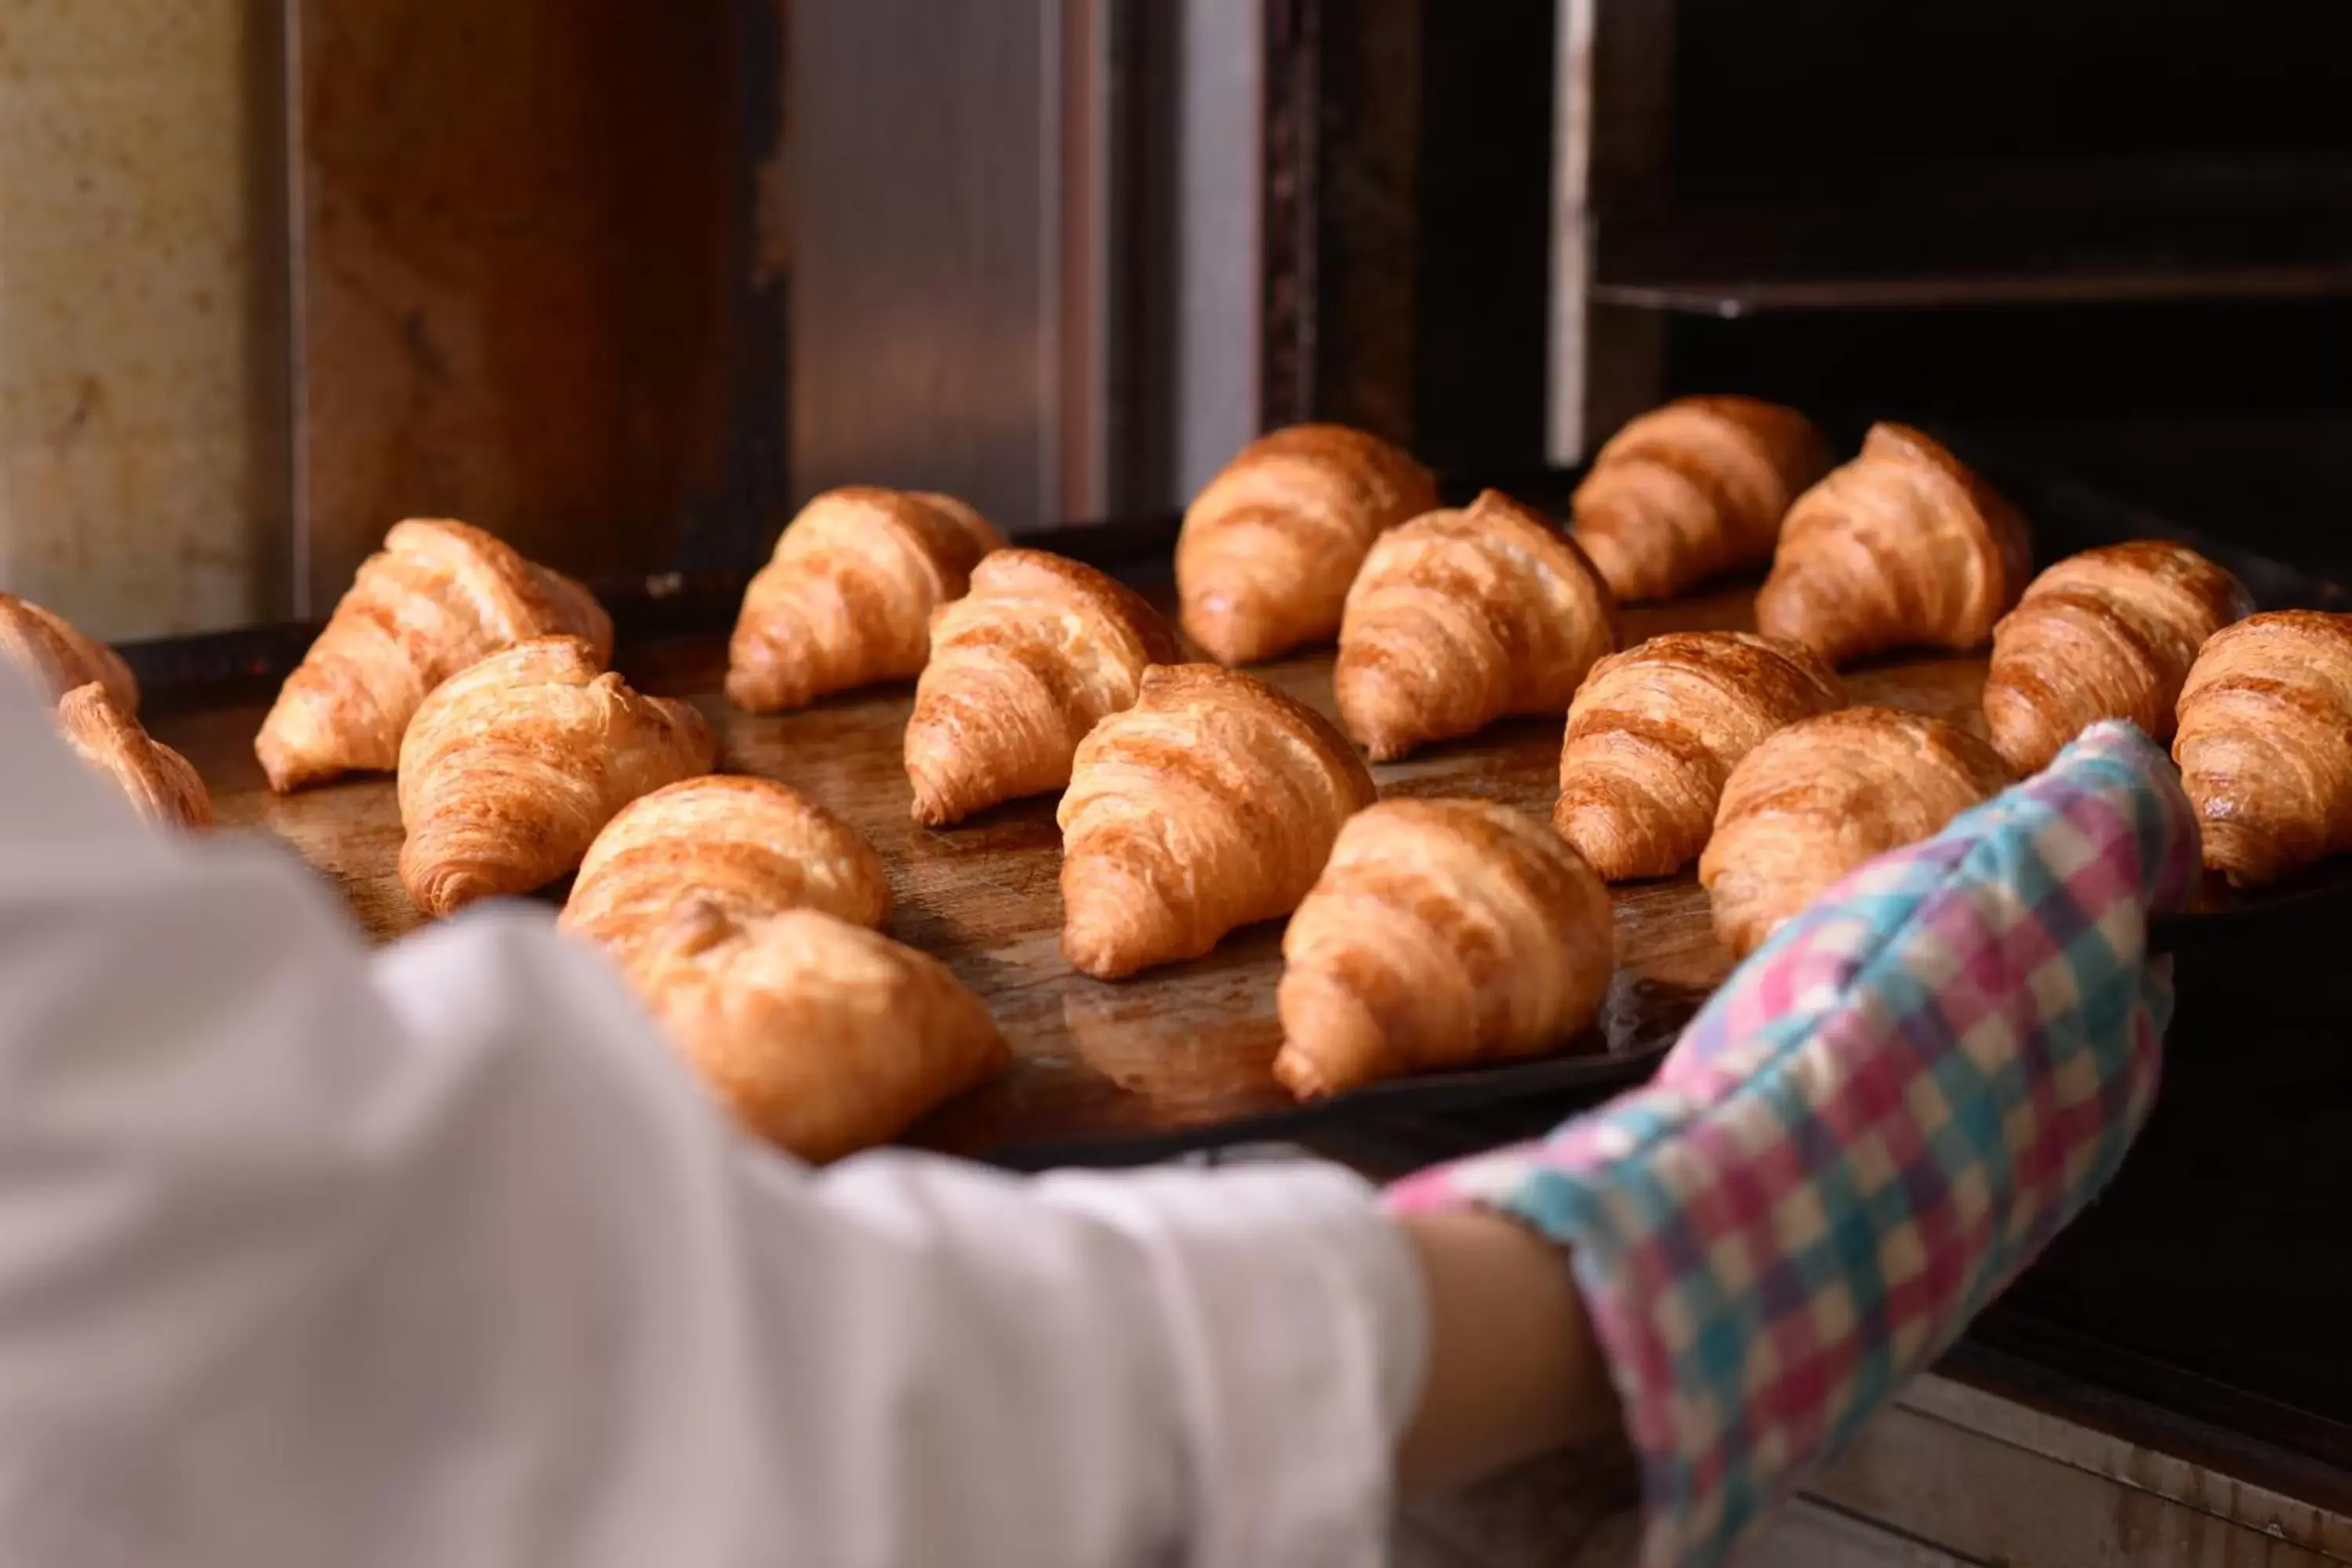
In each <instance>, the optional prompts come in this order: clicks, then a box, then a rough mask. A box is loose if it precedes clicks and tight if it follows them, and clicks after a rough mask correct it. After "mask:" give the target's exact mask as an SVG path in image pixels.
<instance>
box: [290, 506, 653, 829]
mask: <svg viewBox="0 0 2352 1568" xmlns="http://www.w3.org/2000/svg"><path fill="white" fill-rule="evenodd" d="M552 636H570V637H578V638H580V639H582V640H583V642H585V643H586V644H587V645H588V647H590V648H592V649H593V651H594V653H595V657H596V662H597V663H598V664H599V665H602V664H603V663H604V661H605V660H606V659H608V658H612V657H613V623H612V621H611V620H610V619H609V618H607V617H606V616H605V614H604V607H603V606H602V605H598V604H597V603H596V600H595V597H594V596H593V595H591V594H590V593H589V592H588V590H587V589H585V588H583V587H582V586H581V585H580V584H577V583H575V582H573V581H572V579H571V578H569V577H566V576H564V575H563V574H562V573H559V572H551V571H549V570H548V569H547V568H546V567H544V566H536V565H533V564H532V563H530V562H528V561H526V560H524V559H523V558H522V557H521V556H520V555H519V554H517V553H515V552H514V551H512V550H511V549H509V548H508V547H507V546H506V545H505V544H503V543H501V542H499V540H497V539H494V538H492V537H491V536H490V535H489V534H487V533H485V532H483V531H481V530H480V529H478V528H472V527H468V526H467V524H465V523H462V522H450V521H425V520H421V519H415V518H412V519H410V520H409V521H406V522H401V523H395V524H394V525H393V529H392V531H391V532H389V533H387V534H385V535H384V537H383V549H382V550H381V551H379V552H376V553H375V554H373V555H371V556H369V557H368V558H367V559H366V560H365V561H363V562H362V563H360V569H359V574H358V575H357V576H355V577H353V578H352V585H351V588H350V590H349V591H348V592H347V593H345V594H344V595H343V596H342V600H341V603H339V604H337V605H335V613H334V615H333V616H331V617H330V618H329V620H328V622H327V626H326V629H325V630H324V631H322V632H320V634H319V640H318V641H316V642H314V643H312V644H311V645H310V652H308V653H306V654H304V655H303V656H302V662H301V664H300V666H299V668H296V669H295V671H294V673H293V674H291V675H289V676H288V677H287V678H286V684H285V686H284V687H283V688H282V689H280V690H279V691H278V702H277V705H276V706H274V707H273V708H271V709H270V710H269V716H268V718H267V719H265V720H263V721H262V723H261V733H260V735H259V736H258V737H257V739H256V740H255V741H254V743H253V750H254V753H255V755H257V756H258V757H259V758H260V759H261V768H262V772H264V773H267V774H268V775H269V787H270V788H271V789H274V790H276V791H278V793H279V794H280V795H283V794H285V793H286V792H287V791H289V790H294V789H299V788H300V787H302V786H303V785H304V784H318V783H320V782H322V781H324V780H327V779H331V778H333V777H334V776H335V775H336V774H338V773H352V772H374V773H381V772H383V771H385V770H387V769H389V768H392V767H394V765H395V764H397V763H399V761H400V738H401V736H402V735H403V734H404V733H406V732H407V730H408V721H409V720H410V719H411V718H412V717H414V716H415V712H416V707H417V704H418V703H420V702H423V701H424V700H425V696H426V694H427V693H429V692H430V691H431V690H432V689H434V688H435V687H436V686H438V685H440V684H441V683H442V682H443V681H445V680H446V679H449V678H450V677H451V676H453V675H455V674H457V672H458V671H459V670H461V669H464V668H467V666H468V665H472V664H476V663H478V662H479V661H481V660H482V659H484V658H488V657H489V656H490V655H491V654H494V653H496V652H498V651H499V649H501V648H508V647H514V646H515V644H517V643H520V642H523V641H527V640H528V639H530V638H531V637H552Z"/></svg>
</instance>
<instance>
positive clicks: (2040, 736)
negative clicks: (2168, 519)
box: [1984, 539, 2254, 777]
mask: <svg viewBox="0 0 2352 1568" xmlns="http://www.w3.org/2000/svg"><path fill="white" fill-rule="evenodd" d="M2253 612H2254V603H2253V600H2252V598H2250V597H2249V596H2248V595H2247V593H2246V590H2245V588H2244V587H2243V586H2242V585H2241V584H2240V583H2239V582H2238V580H2237V579H2236V578H2235V577H2232V576H2231V575H2230V574H2229V573H2227V572H2226V571H2223V570H2222V569H2221V567H2219V566H2216V565H2214V564H2213V563H2211V562H2210V561H2208V560H2206V559H2205V557H2203V556H2202V555H2200V554H2198V553H2197V552H2195V551H2194V550H2191V549H2189V547H2188V546H2187V545H2185V544H2174V543H2172V542H2169V541H2168V540H2161V539H2141V540H2135V541H2133V542H2130V543H2128V544H2110V545H2106V546H2105V547H2103V548H2101V549H2097V550H2086V551H2084V552H2083V553H2082V554H2080V555H2072V556H2069V557H2067V558H2066V559H2065V560H2063V561H2061V562H2060V563H2058V564H2056V565H2055V566H2053V567H2051V568H2050V570H2048V571H2047V572H2044V573H2043V574H2042V575H2041V576H2039V577H2036V578H2035V579H2034V580H2033V582H2032V584H2030V585H2029V586H2028V587H2027V588H2026V590H2025V596H2024V597H2023V598H2021V599H2020V600H2019V601H2018V602H2017V608H2015V609H2013V610H2011V611H2010V613H2009V614H2008V615H2006V616H2002V617H2001V618H2000V625H1998V626H1994V627H1993V629H1992V670H1991V673H1990V675H1988V676H1987V677H1986V679H1985V689H1984V716H1985V728H1986V729H1987V730H1988V731H1990V734H1991V736H1992V744H1993V749H1994V750H1995V751H1997V752H2000V754H2001V755H2002V756H2003V757H2004V758H2006V759H2007V760H2008V763H2009V765H2010V767H2011V770H2012V771H2013V772H2015V773H2017V774H2018V775H2019V776H2020V777H2023V776H2024V775H2025V774H2027V773H2040V772H2041V771H2042V769H2043V768H2045V767H2048V766H2049V765H2050V759H2051V758H2053V757H2054V756H2056V755H2057V754H2058V752H2059V750H2060V748H2062V747H2063V746H2064V745H2065V744H2066V742H2069V741H2071V740H2073V739H2074V737H2075V736H2077V735H2079V734H2081V733H2082V732H2083V731H2084V730H2086V729H2088V728H2089V727H2090V726H2091V725H2093V724H2095V723H2096V722H2098V721H2100V720H2102V719H2128V720H2130V721H2132V722H2133V723H2135V724H2137V725H2138V726H2139V727H2140V728H2141V729H2142V730H2144V731H2147V733H2148V734H2149V735H2150V736H2151V737H2153V738H2154V739H2156V740H2158V741H2168V740H2170V739H2171V738H2172V705H2173V703H2174V702H2175V700H2178V699H2179V696H2180V683H2181V682H2182V681H2183V680H2185V679H2188V676H2189V666H2190V665H2192V664H2194V663H2195V662H2196V661H2197V650H2198V649H2199V648H2200V647H2204V646H2205V639H2206V638H2207V637H2211V636H2212V635H2213V634H2214V633H2215V632H2218V631H2220V630H2221V628H2222V627H2223V626H2228V625H2229V624H2230V623H2231V622H2232V621H2242V620H2243V619H2245V618H2246V617H2247V616H2250V615H2252V614H2253Z"/></svg>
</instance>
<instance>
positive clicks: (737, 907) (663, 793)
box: [562, 773, 890, 966]
mask: <svg viewBox="0 0 2352 1568" xmlns="http://www.w3.org/2000/svg"><path fill="white" fill-rule="evenodd" d="M692 899H700V900H703V901H704V902H706V903H709V904H715V905H717V906H718V907H719V909H720V910H724V911H725V912H726V913H728V914H730V915H732V916H734V917H735V918H737V919H739V920H750V919H751V918H753V917H755V916H759V915H770V914H774V913H775V912H776V911H778V910H791V909H812V910H824V912H825V913H827V914H829V915H833V916H835V917H836V918H837V919H840V920H845V921H850V922H852V923H853V924H856V925H862V926H879V925H881V923H882V922H883V921H885V920H886V919H887V918H888V917H889V913H890V883H889V879H888V878H887V876H886V875H885V874H884V872H883V869H882V858H881V857H880V856H879V855H877V854H876V853H874V846H872V845H871V844H868V843H867V842H866V836H865V835H864V834H862V833H860V832H858V831H857V829H856V828H855V827H852V826H849V824H847V823H845V822H844V821H842V820H841V818H839V817H837V816H834V814H833V813H831V812H829V811H827V810H825V809H824V807H823V806H821V805H817V804H815V803H814V801H811V800H809V799H807V798H805V797H804V796H803V795H801V794H800V793H799V792H798V791H796V790H793V789H789V788H787V787H785V786H784V785H782V784H774V783H772V782H770V781H769V780H767V779H754V778H739V777H734V776H731V775H726V774H717V773H713V774H706V775H705V776H703V777H701V778H690V779H683V780H680V781H679V782H678V783H677V784H667V785H665V786H664V787H662V788H660V789H657V790H656V791H654V792H653V793H652V794H651V795H640V796H639V797H638V798H636V799H635V800H633V801H631V802H630V803H629V804H628V805H625V806H623V807H622V808H621V809H620V811H619V813H618V814H617V815H615V816H614V818H613V820H612V821H611V822H609V823H606V824H605V825H604V831H603V832H602V833H599V834H598V835H596V841H595V843H593V844H592V845H590V846H589V847H588V853H587V854H586V856H584V857H583V858H582V859H581V862H580V874H579V875H578V876H577V877H575V878H574V879H572V897H571V898H570V899H569V900H566V902H565V903H564V906H563V920H562V924H563V927H564V929H565V930H567V931H576V932H578V933H579V934H580V935H582V936H584V937H586V938H587V939H588V940H590V941H591V942H596V943H598V944H599V945H601V946H603V947H604V948H606V949H607V950H609V951H610V952H613V953H614V956H615V957H616V958H617V959H619V960H620V961H621V963H623V965H624V966H626V965H627V963H628V954H629V952H631V951H632V950H634V949H635V948H636V947H637V946H638V945H640V944H641V943H642V942H644V941H645V939H646V938H647V937H649V936H650V935H652V934H653V932H654V931H656V930H658V929H659V928H660V927H661V926H662V925H664V924H665V923H666V922H667V921H668V920H669V919H670V917H671V916H673V915H675V914H676V913H677V910H678V909H679V908H680V907H681V906H682V905H684V904H685V903H687V902H688V900H692Z"/></svg>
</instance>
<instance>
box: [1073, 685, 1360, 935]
mask: <svg viewBox="0 0 2352 1568" xmlns="http://www.w3.org/2000/svg"><path fill="white" fill-rule="evenodd" d="M1373 793H1374V792H1373V789H1372V776H1371V774H1370V773H1367V772H1366V771H1365V770H1364V764H1363V761H1362V759H1361V758H1360V757H1358V756H1357V755H1356V752H1355V748H1354V747H1352V746H1350V745H1349V744H1348V742H1347V739H1346V737H1344V736H1342V735H1341V734H1340V733H1339V731H1337V730H1334V729H1333V728H1332V727H1331V725H1330V723H1329V721H1327V720H1325V719H1324V718H1323V716H1322V715H1320V714H1318V713H1317V712H1315V711H1314V710H1312V709H1309V708H1307V707H1305V706H1303V705H1301V704H1300V703H1298V702H1296V701H1294V700H1291V699H1290V698H1288V697H1286V696H1284V695H1283V694H1282V693H1281V692H1279V691H1276V690H1275V689H1273V688H1272V687H1270V686H1267V685H1265V684H1264V683H1263V682H1261V681H1258V680H1255V679H1251V678H1250V677H1248V676H1246V675H1243V674H1240V673H1238V672H1236V671H1233V670H1228V669H1221V668H1218V667H1217V666H1215V665H1210V664H1178V665H1155V666H1154V667H1152V668H1150V669H1148V670H1146V671H1144V673H1143V689H1142V693H1141V695H1140V696H1139V698H1138V699H1137V701H1136V704H1135V706H1134V707H1132V708H1130V709H1129V710H1127V711H1125V712H1124V713H1114V714H1112V715H1111V716H1110V717H1109V718H1108V719H1106V720H1104V721H1102V722H1101V723H1099V724H1097V725H1096V726H1095V728H1094V730H1093V731H1092V732H1091V733H1090V734H1088V735H1087V738H1086V739H1085V740H1084V741H1082V742H1079V743H1078V754H1077V759H1076V764H1075V766H1074V767H1073V768H1072V770H1071V774H1070V787H1069V788H1068V789H1067V790H1066V791H1065V792H1064V793H1063V795H1062V805H1061V810H1060V813H1059V817H1060V821H1061V825H1062V952H1063V954H1064V956H1066V957H1067V958H1068V959H1069V961H1070V962H1071V963H1074V964H1076V966H1077V967H1078V968H1079V969H1082V970H1084V971H1085V972H1086V973H1088V974H1092V975H1095V976H1097V977H1098V978H1100V979H1104V980H1115V979H1117V978H1118V977H1119V976H1120V975H1123V974H1132V973H1135V972H1136V971H1137V970H1139V969H1146V968H1149V967H1150V966H1151V965H1152V964H1155V963H1172V962H1174V961H1175V960H1177V959H1182V958H1197V957H1199V956H1200V955H1201V954H1202V953H1204V952H1208V951H1209V949H1211V948H1212V947H1214V946H1215V945H1216V943H1217V941H1218V939H1219V938H1221V937H1223V935H1224V934H1225V933H1226V932H1227V931H1232V930H1234V928H1235V927H1237V926H1245V925H1248V924H1251V923H1252V922H1253V921H1264V920H1272V919H1273V918H1274V917H1275V916H1276V915H1285V914H1288V913H1289V912H1290V911H1291V910H1293V909H1296V908H1297V905H1298V900H1300V899H1302V898H1304V897H1306V895H1307V889H1308V888H1310V887H1312V886H1313V885H1314V883H1315V878H1316V874H1317V873H1318V872H1319V871H1321V870H1322V868H1323V862H1324V859H1325V858H1327V857H1328V855H1329V854H1330V851H1331V841H1332V840H1333V839H1335V838H1337V837H1339V825H1340V824H1341V823H1342V822H1345V821H1346V820H1347V819H1348V818H1349V816H1352V815H1353V814H1354V813H1356V812H1358V811H1360V810H1361V809H1362V808H1363V807H1365V806H1367V805H1370V804H1371V802H1372V797H1373Z"/></svg>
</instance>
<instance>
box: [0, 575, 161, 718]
mask: <svg viewBox="0 0 2352 1568" xmlns="http://www.w3.org/2000/svg"><path fill="white" fill-rule="evenodd" d="M0 659H5V661H7V662H8V663H10V664H13V665H15V666H16V668H19V669H21V670H23V671H24V672H25V675H26V679H30V680H31V681H32V683H33V686H34V689H36V690H37V691H38V692H39V693H40V694H41V695H42V696H43V697H46V698H47V699H48V700H50V701H52V702H55V701H57V700H58V699H59V698H61V697H63V696H64V695H65V694H66V693H67V692H68V691H71V690H73V689H75V688H76V687H78V686H87V685H89V683H90V682H91V681H93V680H94V681H97V682H98V683H99V684H100V686H103V687H105V688H106V694H107V696H109V697H110V698H111V699H113V700H114V705H115V706H116V707H117V708H120V709H121V710H122V711H123V712H125V713H136V712H138V711H139V683H138V682H137V681H136V680H133V679H131V667H130V666H129V665H127V664H125V663H123V662H122V656H121V655H120V654H118V653H116V652H115V651H114V650H113V649H112V648H110V647H107V646H106V645H105V644H104V643H102V642H100V641H99V640H98V639H97V638H96V637H86V636H84V635H83V634H82V632H81V631H80V629H79V628H78V627H76V626H74V625H73V623H72V622H70V621H68V620H67V619H66V618H65V617H64V616H60V615H58V613H57V612H56V611H54V610H45V609H43V608H41V606H40V605H36V604H34V603H33V602H32V601H31V600H30V599H20V598H18V597H16V595H14V594H0Z"/></svg>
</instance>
